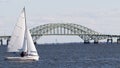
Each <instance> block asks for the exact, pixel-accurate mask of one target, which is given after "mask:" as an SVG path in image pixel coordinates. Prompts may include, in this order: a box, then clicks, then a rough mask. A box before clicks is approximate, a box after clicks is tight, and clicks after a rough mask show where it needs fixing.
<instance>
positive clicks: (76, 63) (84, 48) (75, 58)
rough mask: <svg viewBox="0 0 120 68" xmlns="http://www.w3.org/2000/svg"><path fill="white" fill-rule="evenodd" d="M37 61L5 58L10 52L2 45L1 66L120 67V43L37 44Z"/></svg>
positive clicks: (36, 67)
mask: <svg viewBox="0 0 120 68" xmlns="http://www.w3.org/2000/svg"><path fill="white" fill-rule="evenodd" d="M36 47H37V50H38V52H39V55H40V60H39V61H37V62H13V61H6V60H4V58H5V56H9V55H10V54H9V53H7V52H6V49H7V46H5V45H4V46H0V68H120V44H80V43H74V44H73V43H71V44H47V45H36Z"/></svg>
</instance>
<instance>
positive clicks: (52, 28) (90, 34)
mask: <svg viewBox="0 0 120 68" xmlns="http://www.w3.org/2000/svg"><path fill="white" fill-rule="evenodd" d="M30 32H31V35H32V38H33V40H34V42H36V41H37V40H38V39H39V38H40V37H41V36H45V35H72V36H79V37H80V38H81V39H82V40H84V43H90V41H91V40H93V41H94V43H98V42H99V40H103V39H107V42H111V43H112V42H113V38H116V39H117V43H119V42H120V35H108V34H102V33H99V32H96V31H94V30H92V29H90V28H87V27H84V26H82V25H78V24H73V23H50V24H44V25H40V26H37V27H34V28H32V29H30ZM10 37H11V36H0V42H1V45H2V44H3V39H6V41H7V44H8V42H9V40H10Z"/></svg>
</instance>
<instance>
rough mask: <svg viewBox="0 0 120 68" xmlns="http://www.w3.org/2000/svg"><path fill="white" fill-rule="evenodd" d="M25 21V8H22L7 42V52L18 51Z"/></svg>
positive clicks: (21, 41)
mask: <svg viewBox="0 0 120 68" xmlns="http://www.w3.org/2000/svg"><path fill="white" fill-rule="evenodd" d="M25 22H26V17H25V8H23V10H22V12H21V14H20V17H19V19H18V22H17V23H16V25H15V28H14V31H13V33H12V36H11V39H10V42H9V44H8V52H20V49H21V48H22V46H23V40H24V33H25Z"/></svg>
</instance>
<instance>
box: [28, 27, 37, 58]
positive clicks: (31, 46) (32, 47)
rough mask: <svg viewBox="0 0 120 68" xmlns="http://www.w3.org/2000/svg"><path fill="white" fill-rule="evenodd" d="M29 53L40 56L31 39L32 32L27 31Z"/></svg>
mask: <svg viewBox="0 0 120 68" xmlns="http://www.w3.org/2000/svg"><path fill="white" fill-rule="evenodd" d="M26 33H27V34H26V35H27V52H28V55H33V56H34V55H35V56H38V53H37V50H36V48H35V45H34V42H33V40H32V37H31V34H30V31H29V30H28V29H27V32H26Z"/></svg>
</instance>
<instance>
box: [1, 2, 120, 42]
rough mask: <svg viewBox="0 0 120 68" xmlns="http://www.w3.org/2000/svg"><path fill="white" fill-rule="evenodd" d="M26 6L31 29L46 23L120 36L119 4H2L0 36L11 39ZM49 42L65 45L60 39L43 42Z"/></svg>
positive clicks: (43, 38) (76, 38)
mask: <svg viewBox="0 0 120 68" xmlns="http://www.w3.org/2000/svg"><path fill="white" fill-rule="evenodd" d="M24 6H25V7H26V14H27V23H28V26H29V28H33V27H35V26H38V25H41V24H46V23H76V24H80V25H83V26H86V27H88V28H91V29H93V30H95V31H97V32H100V33H105V34H120V0H0V35H4V34H5V35H11V33H12V31H13V28H14V25H15V23H16V22H17V20H18V17H19V14H20V12H21V10H22V8H23V7H24ZM46 38H54V39H53V41H54V42H56V39H57V41H58V42H63V41H61V37H60V36H59V37H58V36H57V37H56V36H54V37H53V36H52V37H51V36H49V37H41V39H40V40H41V41H43V40H44V41H43V42H49V41H50V40H46ZM64 38H65V39H66V40H67V41H78V39H79V37H74V36H73V37H67V38H66V37H64ZM69 38H75V39H74V40H69ZM53 41H51V42H53Z"/></svg>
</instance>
